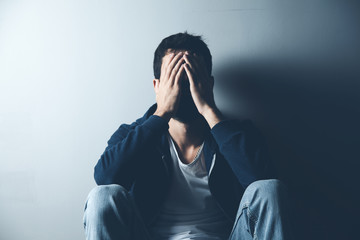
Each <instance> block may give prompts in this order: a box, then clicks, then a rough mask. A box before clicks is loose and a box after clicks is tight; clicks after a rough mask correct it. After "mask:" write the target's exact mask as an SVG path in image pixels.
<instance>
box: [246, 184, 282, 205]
mask: <svg viewBox="0 0 360 240" xmlns="http://www.w3.org/2000/svg"><path fill="white" fill-rule="evenodd" d="M244 195H252V197H257V198H260V199H262V200H266V201H272V202H278V201H280V200H282V199H283V198H284V197H286V195H287V186H286V185H285V183H283V182H282V181H281V180H279V179H266V180H258V181H255V182H252V183H251V184H250V185H249V186H248V187H247V188H246V189H245V192H244Z"/></svg>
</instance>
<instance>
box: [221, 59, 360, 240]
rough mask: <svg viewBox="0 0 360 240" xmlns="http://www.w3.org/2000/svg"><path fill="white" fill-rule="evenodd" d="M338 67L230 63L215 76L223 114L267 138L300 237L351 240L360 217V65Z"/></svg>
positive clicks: (267, 62) (304, 62) (318, 63)
mask: <svg viewBox="0 0 360 240" xmlns="http://www.w3.org/2000/svg"><path fill="white" fill-rule="evenodd" d="M341 64H342V63H337V64H336V65H332V64H326V63H323V62H316V60H313V61H298V62H291V61H286V60H282V61H264V62H257V63H254V62H248V63H247V62H240V61H239V62H238V63H235V62H234V61H232V62H230V63H229V64H224V65H223V66H224V67H220V68H218V69H216V72H214V76H215V85H216V90H217V91H218V93H219V94H220V95H221V96H226V97H225V98H226V99H224V98H223V97H221V101H224V103H223V104H224V106H226V109H227V111H224V113H225V114H226V115H229V116H232V117H235V118H243V117H244V115H246V116H247V117H249V118H251V119H253V120H254V122H255V124H256V125H257V126H258V127H259V128H260V130H261V131H262V132H263V134H264V135H265V137H266V138H267V142H268V146H269V151H270V155H271V158H272V160H273V162H274V164H275V166H276V168H277V170H278V172H279V175H280V179H282V180H284V181H285V182H286V183H287V184H288V186H289V187H290V189H291V190H290V197H291V204H292V206H293V209H294V213H293V216H294V225H295V232H296V235H297V236H298V237H299V239H353V238H352V237H354V232H355V230H356V228H355V224H356V222H357V221H358V216H360V215H358V214H359V213H360V211H359V205H358V204H359V202H360V197H359V186H358V182H359V175H360V173H359V169H360V157H359V142H360V141H359V136H360V127H359V124H360V105H359V104H360V94H359V89H360V88H359V87H360V84H359V82H358V79H360V78H359V77H360V66H355V64H357V65H359V63H355V64H354V65H353V66H351V65H346V66H345V64H344V65H341ZM219 107H220V106H219ZM220 108H221V107H220ZM229 110H230V111H229Z"/></svg>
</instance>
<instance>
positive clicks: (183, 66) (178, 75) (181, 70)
mask: <svg viewBox="0 0 360 240" xmlns="http://www.w3.org/2000/svg"><path fill="white" fill-rule="evenodd" d="M185 65H186V63H183V64H181V66H180V68H179V71H178V72H177V73H176V76H175V84H176V85H177V84H179V85H181V84H182V83H181V82H180V83H179V80H180V78H181V76H182V75H183V73H184V72H185V70H184V69H185Z"/></svg>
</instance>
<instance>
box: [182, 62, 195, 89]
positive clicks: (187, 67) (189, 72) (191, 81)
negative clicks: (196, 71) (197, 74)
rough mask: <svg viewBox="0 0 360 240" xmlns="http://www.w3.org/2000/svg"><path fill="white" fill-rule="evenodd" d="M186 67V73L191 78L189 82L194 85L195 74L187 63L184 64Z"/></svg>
mask: <svg viewBox="0 0 360 240" xmlns="http://www.w3.org/2000/svg"><path fill="white" fill-rule="evenodd" d="M184 67H185V71H186V74H187V76H188V79H189V83H190V86H192V85H194V78H193V75H192V73H191V71H190V68H189V66H188V65H187V64H185V65H184Z"/></svg>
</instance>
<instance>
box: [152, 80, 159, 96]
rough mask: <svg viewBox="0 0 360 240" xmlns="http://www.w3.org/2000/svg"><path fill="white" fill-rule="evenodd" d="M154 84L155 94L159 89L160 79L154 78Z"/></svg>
mask: <svg viewBox="0 0 360 240" xmlns="http://www.w3.org/2000/svg"><path fill="white" fill-rule="evenodd" d="M153 84H154V91H155V93H157V91H158V88H159V79H156V78H154V80H153Z"/></svg>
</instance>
